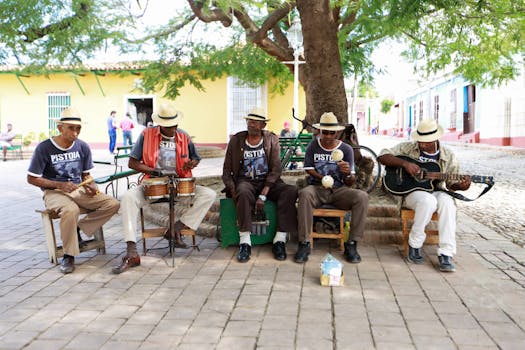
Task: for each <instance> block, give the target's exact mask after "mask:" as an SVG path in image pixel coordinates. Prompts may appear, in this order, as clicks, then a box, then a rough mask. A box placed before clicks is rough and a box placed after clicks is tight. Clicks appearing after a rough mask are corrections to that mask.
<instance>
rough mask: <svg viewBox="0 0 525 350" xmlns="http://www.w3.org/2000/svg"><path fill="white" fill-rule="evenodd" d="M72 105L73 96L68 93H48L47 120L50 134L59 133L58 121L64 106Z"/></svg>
mask: <svg viewBox="0 0 525 350" xmlns="http://www.w3.org/2000/svg"><path fill="white" fill-rule="evenodd" d="M69 106H71V96H69V94H68V93H52V94H47V120H48V134H49V136H53V135H55V134H56V133H57V121H58V120H59V119H60V113H62V110H63V109H64V108H67V107H69Z"/></svg>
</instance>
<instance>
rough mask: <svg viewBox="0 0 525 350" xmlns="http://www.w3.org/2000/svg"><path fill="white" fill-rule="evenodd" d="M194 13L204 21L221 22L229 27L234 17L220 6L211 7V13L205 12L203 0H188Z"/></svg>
mask: <svg viewBox="0 0 525 350" xmlns="http://www.w3.org/2000/svg"><path fill="white" fill-rule="evenodd" d="M188 4H189V5H190V8H191V10H192V11H193V13H194V14H195V15H196V16H197V17H198V18H199V19H200V20H201V21H203V22H205V23H210V22H221V23H222V25H223V26H225V27H229V26H231V24H232V18H231V16H230V15H229V14H226V13H225V12H224V11H223V10H221V9H220V8H210V9H209V12H210V13H209V14H205V13H204V12H203V11H202V9H203V2H202V1H199V0H188Z"/></svg>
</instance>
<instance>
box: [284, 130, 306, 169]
mask: <svg viewBox="0 0 525 350" xmlns="http://www.w3.org/2000/svg"><path fill="white" fill-rule="evenodd" d="M311 141H312V134H311V133H306V132H305V133H300V134H299V135H298V136H297V137H281V138H279V145H280V146H281V162H282V163H283V164H282V166H283V167H284V168H286V166H287V165H288V164H289V163H291V162H304V154H305V152H306V147H307V146H308V144H309V143H310V142H311ZM288 149H291V155H289V157H287V150H288ZM285 158H288V159H285Z"/></svg>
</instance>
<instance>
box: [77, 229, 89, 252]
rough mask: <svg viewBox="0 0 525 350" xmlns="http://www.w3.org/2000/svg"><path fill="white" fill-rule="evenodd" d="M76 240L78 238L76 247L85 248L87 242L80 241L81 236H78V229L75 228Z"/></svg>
mask: <svg viewBox="0 0 525 350" xmlns="http://www.w3.org/2000/svg"><path fill="white" fill-rule="evenodd" d="M77 238H78V247H79V248H83V247H85V246H87V242H86V241H84V240H83V239H82V236H81V235H80V227H78V226H77Z"/></svg>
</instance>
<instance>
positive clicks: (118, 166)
mask: <svg viewBox="0 0 525 350" xmlns="http://www.w3.org/2000/svg"><path fill="white" fill-rule="evenodd" d="M132 148H133V146H122V147H117V154H115V156H114V157H113V162H108V161H96V160H95V161H93V163H95V164H104V165H113V166H114V170H113V173H112V174H109V175H106V176H101V177H97V178H96V179H95V183H96V184H97V185H106V187H105V189H104V192H105V193H106V194H108V191H109V190H110V189H111V194H112V195H113V197H115V198H117V197H118V180H120V179H126V186H127V188H128V189H129V188H130V187H133V186H136V185H137V183H136V182H133V181H130V179H129V177H130V176H133V175H136V174H138V171H136V170H133V169H124V164H122V163H123V162H125V163H126V164H125V166H126V167H127V161H128V160H129V152H130V151H131V149H132Z"/></svg>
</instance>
